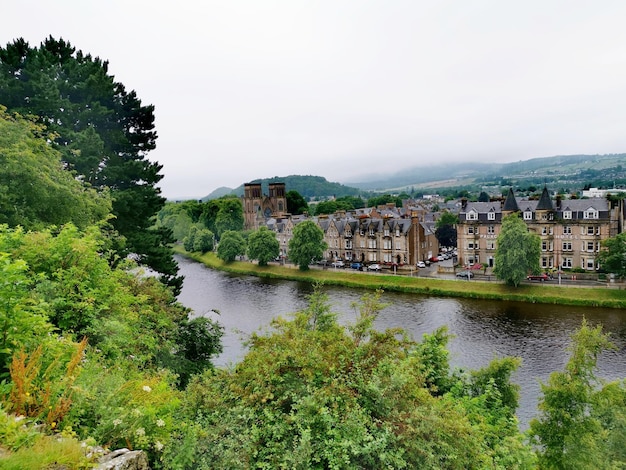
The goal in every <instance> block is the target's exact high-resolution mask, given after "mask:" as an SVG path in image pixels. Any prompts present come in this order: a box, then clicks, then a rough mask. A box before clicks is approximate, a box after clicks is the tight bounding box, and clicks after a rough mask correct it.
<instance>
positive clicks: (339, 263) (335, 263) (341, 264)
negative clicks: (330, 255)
mask: <svg viewBox="0 0 626 470" xmlns="http://www.w3.org/2000/svg"><path fill="white" fill-rule="evenodd" d="M330 265H331V266H332V267H333V268H343V267H344V266H345V264H344V262H343V261H341V260H337V261H333V262H332V263H330Z"/></svg>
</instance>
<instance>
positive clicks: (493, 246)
mask: <svg viewBox="0 0 626 470" xmlns="http://www.w3.org/2000/svg"><path fill="white" fill-rule="evenodd" d="M487 249H488V250H495V249H496V242H494V241H493V240H487Z"/></svg>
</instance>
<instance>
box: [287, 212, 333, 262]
mask: <svg viewBox="0 0 626 470" xmlns="http://www.w3.org/2000/svg"><path fill="white" fill-rule="evenodd" d="M325 249H326V242H325V241H324V232H322V229H321V228H319V227H318V226H317V224H316V223H315V222H313V221H311V220H305V221H304V222H300V223H299V224H298V225H296V226H295V227H294V229H293V237H292V238H291V240H289V258H290V259H291V261H293V262H294V263H295V264H297V265H298V267H299V268H300V270H302V271H306V270H307V269H309V264H310V263H311V262H314V261H317V260H320V259H322V256H323V254H324V250H325Z"/></svg>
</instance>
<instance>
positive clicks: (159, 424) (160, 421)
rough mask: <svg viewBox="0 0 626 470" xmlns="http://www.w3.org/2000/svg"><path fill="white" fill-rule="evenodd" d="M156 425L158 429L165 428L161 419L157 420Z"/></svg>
mask: <svg viewBox="0 0 626 470" xmlns="http://www.w3.org/2000/svg"><path fill="white" fill-rule="evenodd" d="M156 425H157V426H158V427H160V428H162V427H163V426H165V421H163V420H162V419H161V418H159V419H157V422H156Z"/></svg>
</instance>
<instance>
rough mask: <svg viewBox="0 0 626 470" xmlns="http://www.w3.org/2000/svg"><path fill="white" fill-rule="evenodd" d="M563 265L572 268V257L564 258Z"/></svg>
mask: <svg viewBox="0 0 626 470" xmlns="http://www.w3.org/2000/svg"><path fill="white" fill-rule="evenodd" d="M562 266H563V267H564V268H571V267H572V266H573V263H572V258H563V263H562Z"/></svg>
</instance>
